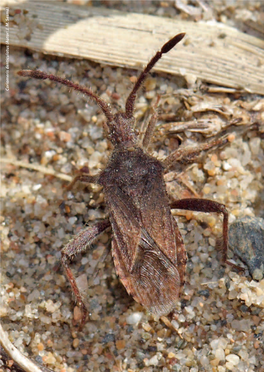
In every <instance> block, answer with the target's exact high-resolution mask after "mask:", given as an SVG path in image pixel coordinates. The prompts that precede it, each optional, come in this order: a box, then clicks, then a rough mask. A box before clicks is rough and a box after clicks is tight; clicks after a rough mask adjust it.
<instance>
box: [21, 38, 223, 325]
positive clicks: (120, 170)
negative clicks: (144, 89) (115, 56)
mask: <svg viewBox="0 0 264 372" xmlns="http://www.w3.org/2000/svg"><path fill="white" fill-rule="evenodd" d="M183 37H184V33H181V34H178V35H176V36H175V37H173V38H172V39H171V40H169V41H168V42H167V43H166V44H164V45H163V47H162V48H161V50H160V51H159V52H157V53H156V54H155V56H154V57H153V58H152V59H151V60H150V62H149V63H148V65H147V67H146V68H145V69H144V71H143V72H142V73H141V74H140V76H139V78H138V80H137V82H136V83H135V86H134V88H133V90H132V92H131V93H130V95H129V96H128V98H127V101H126V106H125V111H120V112H117V113H115V114H113V113H112V110H111V107H110V106H109V105H108V104H107V103H106V102H104V101H103V100H102V99H101V98H100V97H98V96H97V95H96V94H94V93H93V92H92V91H91V90H90V89H89V88H84V87H82V86H79V85H77V84H74V83H72V82H71V81H69V80H66V79H62V78H59V77H57V76H54V75H48V74H45V73H44V72H41V71H37V70H36V71H32V70H22V71H19V72H18V73H19V75H21V76H28V77H33V78H37V79H43V80H45V79H49V80H53V81H55V82H59V83H61V84H64V85H66V86H68V87H72V88H73V89H75V90H77V91H80V92H82V93H84V94H86V95H87V96H89V97H90V98H92V99H93V100H94V101H95V102H96V103H97V104H98V105H99V106H100V108H101V109H102V111H103V112H104V114H105V116H106V118H107V122H106V128H107V137H108V139H109V140H110V141H111V142H112V144H113V145H114V150H113V152H112V155H111V157H110V159H109V161H108V164H107V166H106V168H105V169H104V170H103V171H101V173H100V174H99V175H97V176H91V175H89V173H81V174H79V175H78V176H77V177H75V178H74V180H73V182H72V184H74V183H75V182H76V181H82V182H88V183H97V184H100V185H102V186H103V188H104V195H105V202H106V207H107V211H108V214H109V219H107V220H104V221H99V222H97V223H95V224H94V225H92V226H89V227H87V228H86V229H84V230H83V231H81V232H80V233H79V234H78V235H77V236H76V237H75V238H74V239H73V240H72V241H70V242H69V243H68V244H67V245H66V246H65V247H64V248H63V250H62V264H63V266H64V268H65V271H66V275H67V277H68V279H69V281H70V284H71V286H72V289H73V291H74V294H75V296H76V299H77V303H78V305H79V306H81V308H82V310H83V319H82V323H84V322H85V318H86V315H87V310H86V307H85V305H84V302H83V299H82V297H81V294H80V292H79V289H78V287H77V285H76V281H75V278H74V276H73V274H72V271H71V269H70V267H69V264H70V262H71V260H72V259H73V258H74V256H76V254H77V253H79V252H81V251H84V250H85V249H87V248H88V247H89V246H90V245H91V244H92V243H93V241H94V240H95V239H96V238H98V236H99V235H100V234H101V233H102V232H103V231H105V230H106V229H107V228H109V227H110V226H111V228H112V232H113V237H112V256H113V260H114V265H115V268H116V272H117V274H118V275H119V277H120V280H121V282H122V283H123V285H124V286H125V288H126V290H127V292H128V293H129V294H131V295H132V296H133V298H134V299H135V300H136V301H137V302H139V303H140V304H142V305H143V306H144V307H145V308H147V309H148V310H149V311H151V312H152V313H154V314H156V315H158V316H160V315H165V314H168V313H169V312H170V311H171V310H173V308H174V307H175V303H176V301H177V300H178V298H179V295H180V291H181V289H182V287H183V284H184V276H185V268H186V260H187V255H186V251H185V247H184V243H183V239H182V237H181V234H180V231H179V229H178V227H177V223H176V221H175V219H174V217H173V216H172V214H171V208H177V209H187V210H194V211H202V212H218V213H223V215H224V220H223V247H222V248H223V260H224V261H226V252H227V232H228V231H227V230H228V213H227V210H226V208H225V206H224V205H222V204H219V203H217V202H214V201H211V200H206V199H182V200H177V201H175V202H173V203H172V204H171V205H170V204H169V198H168V196H167V193H166V186H165V182H164V179H163V175H164V174H165V173H166V172H167V171H168V170H169V168H170V167H171V166H172V165H173V163H175V162H181V163H184V162H185V163H190V162H192V161H193V159H194V158H195V157H197V155H198V154H199V153H200V152H201V151H202V150H208V149H210V148H212V147H214V146H217V145H220V144H223V143H224V140H223V139H219V140H214V141H211V142H207V143H205V144H202V145H200V146H198V147H196V148H192V149H190V148H186V149H184V148H183V149H181V148H180V149H178V150H176V151H174V152H173V153H172V154H170V155H169V156H168V157H167V159H165V161H164V162H163V163H161V162H160V161H158V160H157V159H156V158H154V157H153V156H151V155H149V154H148V153H147V151H146V150H147V147H148V145H149V141H150V138H151V134H152V132H153V130H154V126H155V125H154V124H155V122H156V119H157V114H156V112H154V114H153V116H152V118H151V119H150V122H149V124H148V127H147V130H146V133H145V136H144V138H143V141H142V144H141V142H140V140H139V138H138V136H137V135H136V134H135V132H134V125H135V118H134V116H133V112H134V104H135V99H136V95H137V93H138V90H139V88H140V87H141V85H142V84H143V82H144V81H145V79H146V76H147V74H148V73H149V71H150V70H151V69H152V67H153V66H154V65H155V64H156V63H157V61H158V60H159V59H160V58H161V57H162V55H163V54H165V53H168V52H169V51H170V50H171V49H172V48H173V47H174V46H175V45H176V44H177V43H178V42H180V41H181V39H182V38H183Z"/></svg>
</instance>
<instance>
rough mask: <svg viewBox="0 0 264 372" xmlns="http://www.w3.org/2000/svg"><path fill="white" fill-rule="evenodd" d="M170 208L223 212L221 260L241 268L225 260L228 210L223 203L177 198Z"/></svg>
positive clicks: (239, 268)
mask: <svg viewBox="0 0 264 372" xmlns="http://www.w3.org/2000/svg"><path fill="white" fill-rule="evenodd" d="M170 207H171V209H186V210H191V211H196V212H205V213H212V212H215V213H223V216H224V219H223V242H222V251H223V257H222V260H223V262H224V263H226V264H228V265H230V266H233V267H235V268H236V269H238V270H242V268H241V267H239V266H237V265H235V264H233V263H232V262H230V261H228V260H227V250H228V211H227V209H226V207H225V206H224V204H220V203H217V202H216V201H213V200H208V199H198V198H188V199H179V200H175V201H174V202H173V203H172V204H171V205H170Z"/></svg>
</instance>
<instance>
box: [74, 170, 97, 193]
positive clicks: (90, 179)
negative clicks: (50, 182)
mask: <svg viewBox="0 0 264 372" xmlns="http://www.w3.org/2000/svg"><path fill="white" fill-rule="evenodd" d="M97 180H98V176H91V175H89V174H84V173H81V174H77V176H75V177H74V178H73V180H72V181H71V182H70V183H69V185H68V186H67V190H71V189H72V188H73V186H74V185H75V184H76V183H77V182H78V181H80V182H83V183H97Z"/></svg>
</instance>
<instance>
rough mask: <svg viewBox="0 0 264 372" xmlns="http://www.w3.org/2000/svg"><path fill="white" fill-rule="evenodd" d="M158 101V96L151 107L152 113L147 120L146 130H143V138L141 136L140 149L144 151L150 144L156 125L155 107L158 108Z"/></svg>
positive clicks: (156, 114)
mask: <svg viewBox="0 0 264 372" xmlns="http://www.w3.org/2000/svg"><path fill="white" fill-rule="evenodd" d="M159 101H160V96H158V98H157V100H156V103H155V105H154V106H153V107H152V111H153V112H152V115H151V117H150V119H149V122H148V124H147V128H146V130H145V133H144V136H143V139H142V147H143V148H144V149H145V150H147V148H148V146H149V144H150V142H151V138H152V135H153V132H154V130H155V127H156V124H157V121H158V110H157V107H158V104H159Z"/></svg>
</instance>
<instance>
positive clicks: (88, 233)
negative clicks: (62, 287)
mask: <svg viewBox="0 0 264 372" xmlns="http://www.w3.org/2000/svg"><path fill="white" fill-rule="evenodd" d="M110 226H111V225H110V222H109V220H103V221H100V222H97V223H96V224H94V225H92V226H89V227H87V228H86V229H84V230H82V231H81V232H80V233H79V234H78V235H77V236H76V237H74V238H73V239H72V240H71V241H70V242H69V243H68V244H66V246H65V247H64V248H63V249H62V251H61V262H62V265H63V267H64V269H65V272H66V276H67V278H68V280H69V282H70V285H71V287H72V290H73V292H74V295H75V297H76V301H77V304H78V306H79V307H80V308H81V309H82V313H83V316H82V322H81V327H82V326H83V325H84V324H85V319H86V316H87V313H88V311H87V309H86V306H85V304H84V302H83V299H82V296H81V293H80V291H79V289H78V286H77V283H76V280H75V277H74V275H73V272H72V270H71V269H70V262H71V261H72V260H73V259H74V257H75V256H76V255H77V254H78V253H80V252H83V251H85V250H86V249H87V248H89V247H90V246H91V244H92V243H93V242H94V241H95V240H96V239H97V238H98V237H99V235H100V234H102V233H103V232H104V231H105V230H106V229H107V228H108V227H110Z"/></svg>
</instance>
